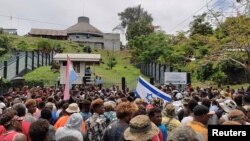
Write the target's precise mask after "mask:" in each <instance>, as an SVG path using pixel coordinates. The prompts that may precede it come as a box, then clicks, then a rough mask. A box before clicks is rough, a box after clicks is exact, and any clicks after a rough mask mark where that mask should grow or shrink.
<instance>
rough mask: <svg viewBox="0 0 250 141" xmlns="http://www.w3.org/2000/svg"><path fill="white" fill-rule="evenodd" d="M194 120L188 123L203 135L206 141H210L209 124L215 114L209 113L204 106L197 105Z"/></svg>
mask: <svg viewBox="0 0 250 141" xmlns="http://www.w3.org/2000/svg"><path fill="white" fill-rule="evenodd" d="M193 112H194V119H193V121H191V122H189V123H187V126H190V127H191V128H192V129H193V130H194V131H195V132H196V133H199V134H201V135H202V136H203V137H204V138H205V139H206V140H208V129H207V127H206V126H207V122H208V120H209V118H210V116H211V115H212V114H213V113H212V112H209V109H208V108H207V107H206V106H204V105H197V106H195V107H194V109H193Z"/></svg>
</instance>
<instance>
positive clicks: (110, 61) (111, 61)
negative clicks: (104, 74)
mask: <svg viewBox="0 0 250 141" xmlns="http://www.w3.org/2000/svg"><path fill="white" fill-rule="evenodd" d="M116 64H117V62H116V59H115V57H109V58H108V62H107V66H108V67H109V68H110V69H111V70H112V68H113V67H114V66H115V65H116Z"/></svg>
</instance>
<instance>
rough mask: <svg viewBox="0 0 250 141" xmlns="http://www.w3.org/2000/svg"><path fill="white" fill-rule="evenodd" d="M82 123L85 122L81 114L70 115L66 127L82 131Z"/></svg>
mask: <svg viewBox="0 0 250 141" xmlns="http://www.w3.org/2000/svg"><path fill="white" fill-rule="evenodd" d="M82 122H83V118H82V115H81V114H80V113H74V114H72V115H70V117H69V119H68V121H67V123H66V125H65V126H66V127H68V128H72V129H76V130H79V131H80V130H81V127H82Z"/></svg>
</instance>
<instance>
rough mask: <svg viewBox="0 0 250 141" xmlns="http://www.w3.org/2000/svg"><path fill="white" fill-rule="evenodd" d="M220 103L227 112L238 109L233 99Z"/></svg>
mask: <svg viewBox="0 0 250 141" xmlns="http://www.w3.org/2000/svg"><path fill="white" fill-rule="evenodd" d="M219 105H220V107H221V108H222V109H223V110H224V111H225V112H227V113H229V112H230V111H232V110H234V109H236V107H237V104H236V103H235V102H234V101H233V100H231V99H228V100H225V101H224V102H222V103H219Z"/></svg>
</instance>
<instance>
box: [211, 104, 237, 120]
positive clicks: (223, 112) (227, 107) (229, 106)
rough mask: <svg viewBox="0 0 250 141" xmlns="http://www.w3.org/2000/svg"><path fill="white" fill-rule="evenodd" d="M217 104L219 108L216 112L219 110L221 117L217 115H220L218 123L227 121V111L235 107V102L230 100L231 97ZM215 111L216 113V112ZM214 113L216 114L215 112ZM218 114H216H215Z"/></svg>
mask: <svg viewBox="0 0 250 141" xmlns="http://www.w3.org/2000/svg"><path fill="white" fill-rule="evenodd" d="M219 105H220V108H221V109H220V110H218V112H221V115H222V116H221V117H220V116H218V117H220V119H219V124H222V123H223V122H225V121H228V113H229V112H230V111H232V110H234V109H236V107H237V104H236V103H235V102H234V101H233V100H231V99H228V100H225V101H224V102H222V103H219ZM218 112H217V113H218ZM217 113H216V114H217ZM217 115H218V114H217Z"/></svg>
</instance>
